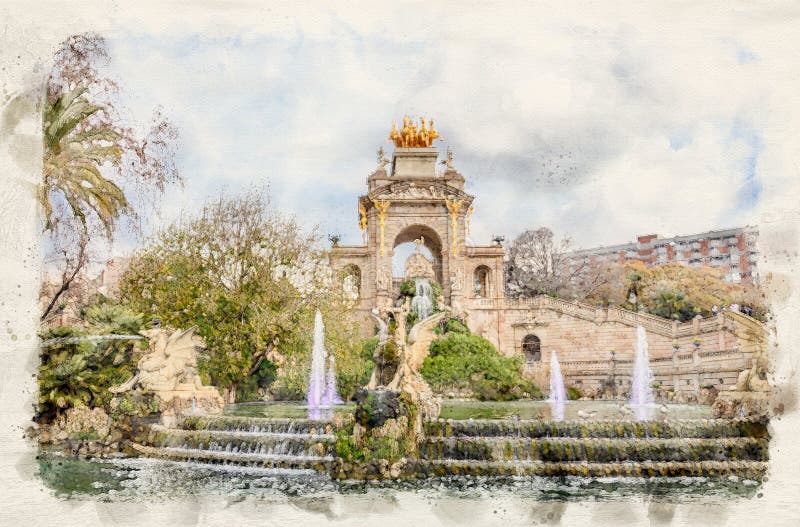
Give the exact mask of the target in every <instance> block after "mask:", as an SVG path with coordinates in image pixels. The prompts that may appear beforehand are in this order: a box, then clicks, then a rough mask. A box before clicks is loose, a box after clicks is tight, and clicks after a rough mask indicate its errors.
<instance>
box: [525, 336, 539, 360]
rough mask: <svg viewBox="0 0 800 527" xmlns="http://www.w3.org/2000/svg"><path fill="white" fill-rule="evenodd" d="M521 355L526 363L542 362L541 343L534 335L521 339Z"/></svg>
mask: <svg viewBox="0 0 800 527" xmlns="http://www.w3.org/2000/svg"><path fill="white" fill-rule="evenodd" d="M522 353H523V354H524V355H525V360H526V361H528V362H539V361H541V360H542V341H541V340H540V339H539V337H537V336H536V335H525V338H524V339H522Z"/></svg>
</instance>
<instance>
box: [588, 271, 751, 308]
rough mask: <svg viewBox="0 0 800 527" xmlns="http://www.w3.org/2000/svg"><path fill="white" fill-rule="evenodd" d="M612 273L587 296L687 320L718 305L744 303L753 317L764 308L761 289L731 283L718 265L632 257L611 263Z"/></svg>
mask: <svg viewBox="0 0 800 527" xmlns="http://www.w3.org/2000/svg"><path fill="white" fill-rule="evenodd" d="M610 275H611V276H612V277H613V278H612V279H611V280H609V281H608V286H607V287H604V288H602V289H600V290H598V291H597V292H595V294H593V295H591V296H590V297H589V298H588V299H587V300H589V301H592V302H598V303H605V304H609V303H610V304H614V305H617V306H620V307H623V308H626V309H632V310H637V309H639V308H643V309H644V310H646V311H647V312H649V313H652V314H654V315H659V316H663V317H665V318H672V319H677V320H682V321H685V320H689V319H691V318H692V317H693V316H695V315H697V314H701V315H703V316H709V315H711V314H712V309H713V307H714V306H717V307H718V308H719V309H722V307H723V306H728V305H730V304H739V305H747V306H750V307H751V308H752V309H753V315H754V316H755V317H756V318H759V319H763V317H764V316H765V314H766V312H767V306H766V304H765V301H764V296H763V293H762V292H761V289H760V288H759V287H758V285H756V284H749V283H734V282H729V281H728V280H726V279H725V273H724V271H722V270H721V269H717V268H713V267H691V266H688V265H685V264H682V263H677V262H676V263H668V264H664V265H656V266H651V267H648V266H647V265H645V264H644V263H643V262H640V261H638V260H632V261H630V262H627V263H626V264H625V265H614V266H612V267H610Z"/></svg>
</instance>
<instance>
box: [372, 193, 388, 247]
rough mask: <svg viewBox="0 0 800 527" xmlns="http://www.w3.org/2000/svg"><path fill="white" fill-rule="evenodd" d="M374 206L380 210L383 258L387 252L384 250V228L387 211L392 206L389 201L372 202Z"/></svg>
mask: <svg viewBox="0 0 800 527" xmlns="http://www.w3.org/2000/svg"><path fill="white" fill-rule="evenodd" d="M372 203H373V205H375V208H376V209H377V210H378V228H379V232H380V253H379V254H380V255H381V256H383V255H384V253H385V252H386V251H385V250H384V238H383V228H384V226H385V225H386V211H387V210H389V205H391V204H392V202H391V201H389V200H388V199H375V200H372Z"/></svg>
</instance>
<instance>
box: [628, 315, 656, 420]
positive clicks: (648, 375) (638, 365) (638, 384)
mask: <svg viewBox="0 0 800 527" xmlns="http://www.w3.org/2000/svg"><path fill="white" fill-rule="evenodd" d="M652 382H653V372H652V370H650V359H649V357H648V356H647V332H645V329H644V327H642V326H639V327H638V328H636V359H635V361H634V363H633V380H632V381H631V397H630V405H631V406H632V407H633V409H634V411H635V412H636V417H637V419H639V420H643V419H646V418H647V413H648V408H647V407H648V406H652V405H653V402H654V397H653V388H652V387H651V384H652Z"/></svg>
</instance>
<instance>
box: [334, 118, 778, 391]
mask: <svg viewBox="0 0 800 527" xmlns="http://www.w3.org/2000/svg"><path fill="white" fill-rule="evenodd" d="M389 139H390V140H391V141H392V142H393V143H394V151H393V153H392V157H391V160H389V159H388V158H387V157H386V156H385V154H384V152H383V149H381V150H379V152H378V166H377V168H376V169H375V170H374V171H373V172H372V174H370V175H369V176H368V177H367V181H366V183H367V192H366V194H364V195H362V196H359V198H358V224H359V226H360V228H361V231H362V237H363V244H361V245H357V246H344V245H339V244H338V243H334V246H333V247H332V249H331V252H330V263H331V265H332V267H333V268H334V269H335V270H336V271H337V273H338V274H339V275H340V276H343V279H344V280H346V281H347V282H346V283H347V285H348V287H349V288H350V289H351V290H352V291H353V293H354V294H355V295H356V296H357V305H358V309H359V310H360V311H361V312H362V313H363V320H364V329H365V333H366V334H367V335H372V332H373V326H372V323H371V319H370V316H369V313H370V312H371V311H372V310H373V309H377V310H378V311H379V312H380V314H381V316H385V315H386V312H387V310H389V309H391V308H392V306H393V305H394V304H395V303H396V302H397V301H398V297H399V296H400V285H401V283H402V282H403V279H404V278H403V277H398V276H393V268H392V260H393V257H394V256H395V252H396V250H397V249H398V246H400V245H402V244H406V243H408V242H412V241H417V243H418V244H420V245H424V246H425V247H426V248H427V249H428V250H429V251H430V255H431V260H432V261H431V267H432V268H433V275H434V280H435V281H436V282H437V283H438V284H439V285H441V288H442V301H443V303H444V304H445V306H447V307H449V308H450V310H451V311H452V313H453V314H454V315H455V316H458V317H459V318H461V319H462V320H464V321H465V322H466V323H467V325H468V326H469V328H470V330H471V331H472V332H473V333H476V334H479V335H481V336H483V337H485V338H486V339H488V340H489V341H491V342H492V343H493V344H494V345H495V347H496V348H497V349H498V351H500V352H501V353H503V354H504V355H508V356H514V355H517V356H521V357H523V358H524V360H525V364H526V370H527V371H528V372H530V374H531V375H533V376H535V377H536V376H538V377H541V381H540V384H541V385H543V386H546V384H545V383H546V378H547V375H548V370H547V363H548V361H549V359H550V354H551V353H552V352H557V354H558V357H559V359H560V360H561V362H562V369H563V370H564V375H565V378H566V379H567V381H568V382H569V383H571V384H573V385H575V386H579V387H581V388H583V389H584V390H588V389H594V390H598V389H604V388H603V387H604V386H605V389H607V388H608V386H609V382H612V381H613V382H615V383H616V382H617V381H619V382H620V383H621V384H624V382H630V379H629V377H630V375H629V373H630V372H629V371H628V370H629V369H630V363H632V360H633V353H634V351H633V350H634V342H635V335H636V328H637V327H638V326H640V325H641V326H643V327H644V328H645V330H646V331H647V337H648V343H649V350H650V357H651V359H652V364H653V369H654V374H655V378H656V381H657V382H659V383H660V384H661V385H662V386H671V387H672V388H673V389H674V390H675V391H676V393H677V392H682V393H689V394H691V393H698V392H699V390H700V387H701V386H707V385H713V386H717V387H719V388H724V387H725V386H727V385H730V384H735V382H736V377H737V375H738V374H739V371H741V370H743V369H746V367H747V365H748V364H749V361H750V357H751V356H752V354H753V352H754V351H755V350H757V349H758V348H759V346H761V345H762V344H761V342H760V341H759V339H760V337H759V338H754V337H753V335H763V333H764V332H763V327H762V326H761V325H760V324H759V323H758V322H757V321H755V320H753V319H750V318H749V317H745V316H744V315H741V314H739V313H732V312H730V311H728V312H724V313H720V314H719V315H717V316H716V317H710V318H708V319H702V320H699V319H695V320H693V321H690V322H684V323H677V322H674V321H670V320H666V319H662V318H660V317H656V316H653V315H649V314H644V313H633V312H630V311H626V310H623V309H619V308H616V307H610V306H590V305H586V304H582V303H579V302H571V301H568V300H563V299H557V298H550V297H547V296H539V297H533V298H507V297H506V296H505V280H504V272H503V263H504V262H503V259H504V249H503V247H502V245H501V242H500V241H499V240H497V241H493V242H491V243H489V244H486V245H478V244H474V243H472V242H471V241H470V227H471V221H472V214H473V212H474V211H475V210H476V207H475V203H474V202H475V197H474V196H472V195H470V194H468V193H467V192H465V190H464V177H463V176H462V175H461V174H460V173H459V171H458V170H457V169H456V168H455V166H454V160H453V155H452V153H451V152H450V151H449V150H448V151H447V152H446V153H445V155H444V156H443V157H444V159H443V160H442V161H438V158H439V155H440V152H439V149H438V148H437V145H436V142H437V139H439V134H438V132H437V131H436V129H435V128H434V125H433V121H430V122H429V123H428V122H426V121H425V120H424V119H422V120H421V121H420V124H419V125H417V124H416V123H414V122H413V121H411V120H410V119H409V118H408V117H406V118H405V119H404V120H403V126H402V128H398V126H397V124H395V126H394V127H393V128H392V130H391V132H390V133H389ZM417 254H418V253H417ZM609 379H611V380H609Z"/></svg>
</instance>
